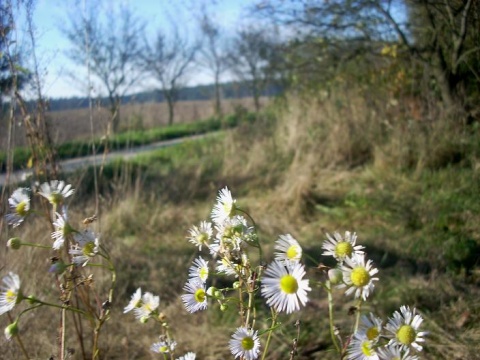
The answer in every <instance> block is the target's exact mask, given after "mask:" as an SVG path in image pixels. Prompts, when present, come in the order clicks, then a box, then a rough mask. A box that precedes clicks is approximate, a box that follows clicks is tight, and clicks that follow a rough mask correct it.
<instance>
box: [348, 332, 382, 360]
mask: <svg viewBox="0 0 480 360" xmlns="http://www.w3.org/2000/svg"><path fill="white" fill-rule="evenodd" d="M347 360H379V358H378V354H377V353H376V351H375V349H374V348H373V343H372V341H370V340H368V338H367V337H366V336H365V335H364V334H358V333H357V334H355V335H354V336H353V338H352V340H351V341H350V344H349V345H348V349H347Z"/></svg>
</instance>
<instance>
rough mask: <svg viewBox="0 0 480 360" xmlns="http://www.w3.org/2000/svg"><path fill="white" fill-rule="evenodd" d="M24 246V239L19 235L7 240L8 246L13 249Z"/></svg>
mask: <svg viewBox="0 0 480 360" xmlns="http://www.w3.org/2000/svg"><path fill="white" fill-rule="evenodd" d="M21 246H22V240H20V238H18V237H14V238H11V239H9V240H8V241H7V247H9V248H10V249H12V250H18V249H20V247H21Z"/></svg>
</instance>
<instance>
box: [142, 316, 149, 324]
mask: <svg viewBox="0 0 480 360" xmlns="http://www.w3.org/2000/svg"><path fill="white" fill-rule="evenodd" d="M147 321H148V316H142V317H141V318H140V322H141V323H142V324H146V323H147Z"/></svg>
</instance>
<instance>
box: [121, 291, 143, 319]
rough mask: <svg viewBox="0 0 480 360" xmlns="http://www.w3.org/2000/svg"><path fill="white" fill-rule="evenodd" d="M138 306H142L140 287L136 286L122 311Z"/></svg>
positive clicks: (125, 311)
mask: <svg viewBox="0 0 480 360" xmlns="http://www.w3.org/2000/svg"><path fill="white" fill-rule="evenodd" d="M140 306H142V289H141V288H138V289H137V291H135V293H134V294H133V295H132V297H131V299H130V302H129V303H128V305H127V306H125V308H124V309H123V313H124V314H125V313H127V312H129V311H132V310H133V309H136V308H138V307H140Z"/></svg>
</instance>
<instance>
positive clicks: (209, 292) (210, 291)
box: [207, 286, 218, 297]
mask: <svg viewBox="0 0 480 360" xmlns="http://www.w3.org/2000/svg"><path fill="white" fill-rule="evenodd" d="M217 291H218V289H217V288H216V287H215V286H210V287H209V288H208V289H207V295H208V296H210V297H216V294H217Z"/></svg>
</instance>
